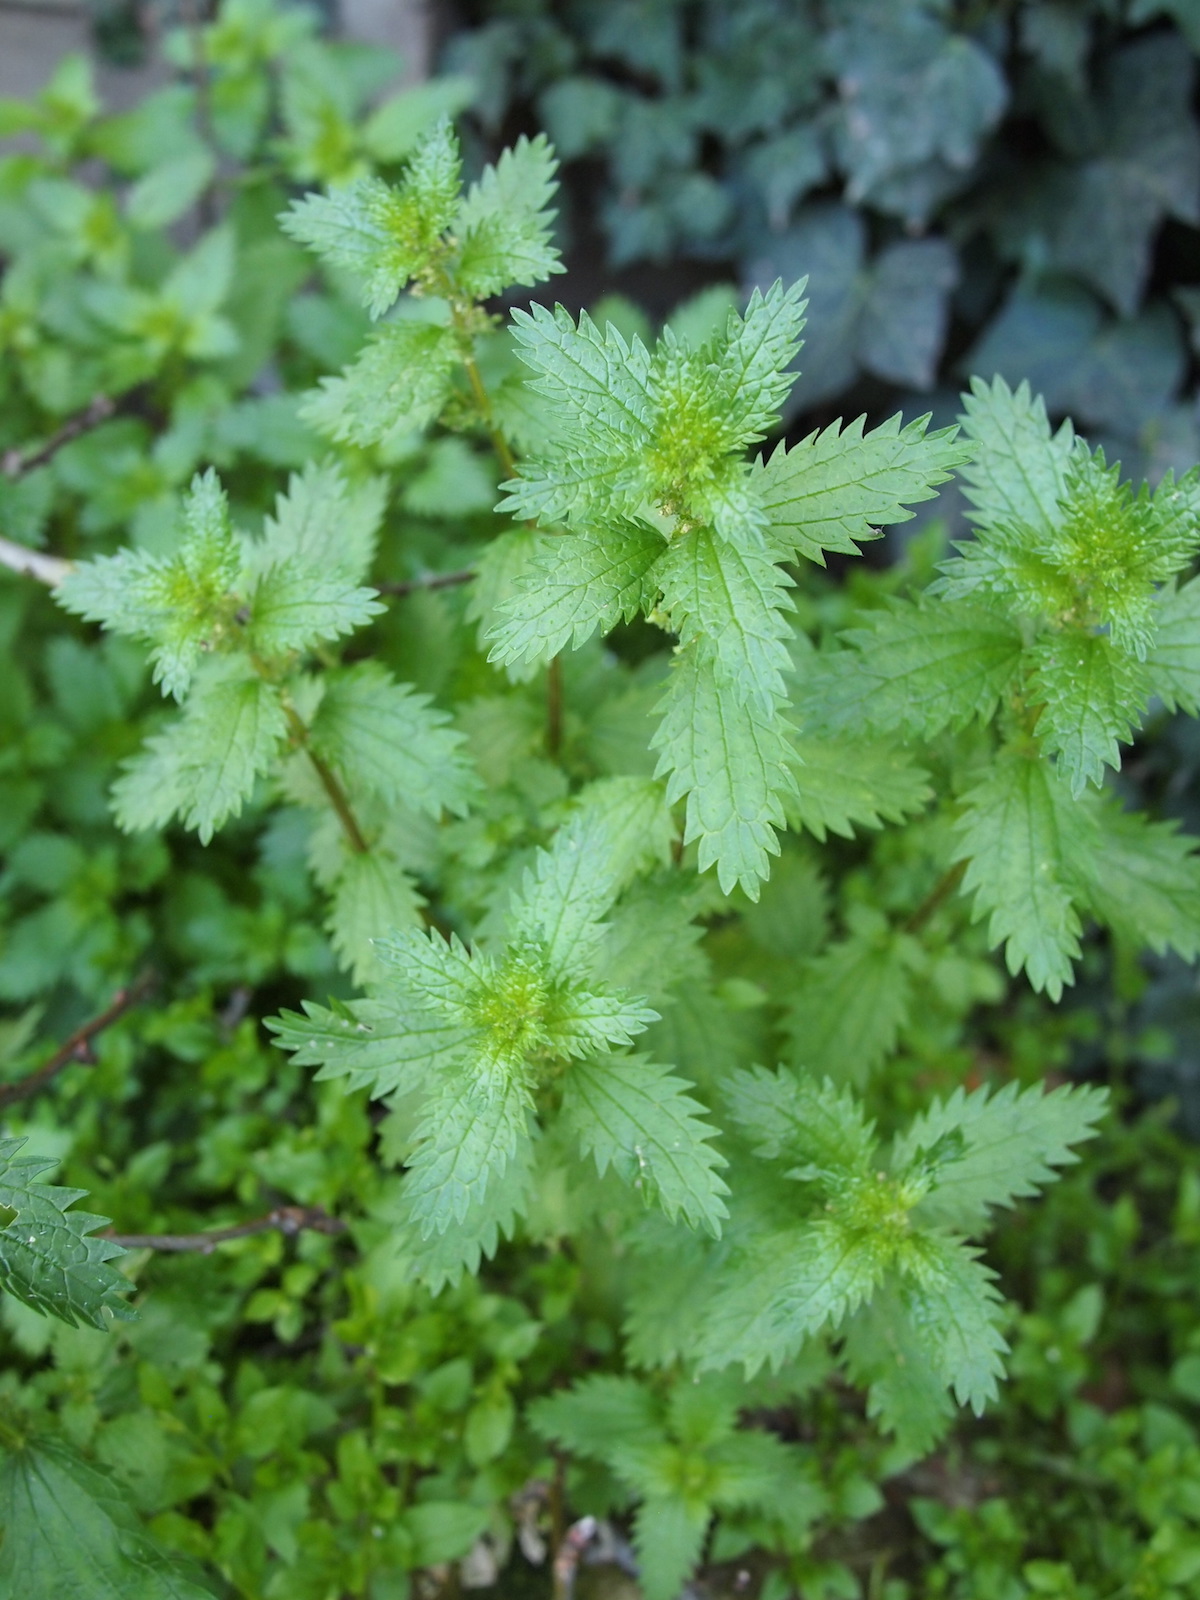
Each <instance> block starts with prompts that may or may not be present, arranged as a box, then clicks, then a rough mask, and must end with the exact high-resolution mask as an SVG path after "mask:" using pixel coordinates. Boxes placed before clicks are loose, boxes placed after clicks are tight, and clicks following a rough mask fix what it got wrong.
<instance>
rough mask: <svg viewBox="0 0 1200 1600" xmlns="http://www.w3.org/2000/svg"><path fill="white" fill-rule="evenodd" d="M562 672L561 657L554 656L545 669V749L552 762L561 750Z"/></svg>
mask: <svg viewBox="0 0 1200 1600" xmlns="http://www.w3.org/2000/svg"><path fill="white" fill-rule="evenodd" d="M562 734H563V671H562V657H561V656H555V657H554V659H553V661H551V663H550V665H549V666H548V667H547V668H546V749H547V751H548V752H549V754H550V756H551V758H552V759H553V760H556V761H557V759H558V755H559V752H560V751H561V749H562Z"/></svg>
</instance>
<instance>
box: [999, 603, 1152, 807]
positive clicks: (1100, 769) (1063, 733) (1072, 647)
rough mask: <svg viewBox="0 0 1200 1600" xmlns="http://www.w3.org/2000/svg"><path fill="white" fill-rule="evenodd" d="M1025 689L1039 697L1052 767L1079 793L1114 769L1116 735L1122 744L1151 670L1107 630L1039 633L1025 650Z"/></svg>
mask: <svg viewBox="0 0 1200 1600" xmlns="http://www.w3.org/2000/svg"><path fill="white" fill-rule="evenodd" d="M1030 659H1031V661H1032V662H1033V663H1034V671H1033V676H1032V678H1031V679H1030V683H1029V688H1028V695H1029V698H1030V700H1031V702H1032V703H1034V704H1037V703H1038V702H1039V701H1040V702H1041V707H1042V710H1041V715H1040V717H1039V718H1038V723H1037V732H1038V738H1039V739H1040V741H1041V743H1042V745H1043V746H1044V748H1045V749H1046V750H1047V751H1050V752H1051V753H1053V754H1056V755H1057V756H1058V770H1059V771H1060V773H1061V774H1062V776H1063V777H1064V778H1065V779H1066V781H1067V783H1068V784H1069V785H1070V788H1071V793H1072V794H1073V795H1076V796H1079V795H1081V794H1082V793H1083V791H1084V789H1085V788H1086V787H1087V785H1088V784H1089V783H1094V784H1100V783H1102V782H1103V780H1104V768H1105V767H1106V766H1109V767H1114V768H1119V767H1120V765H1121V753H1120V751H1119V749H1118V748H1117V745H1118V741H1120V742H1121V743H1123V744H1128V743H1129V741H1130V739H1131V738H1132V737H1133V733H1134V730H1135V728H1137V727H1138V726H1139V724H1140V722H1141V718H1142V714H1143V712H1144V711H1145V709H1146V703H1147V701H1148V699H1149V695H1150V684H1151V682H1152V681H1153V679H1152V675H1151V672H1150V671H1148V670H1147V668H1146V667H1145V666H1144V665H1143V663H1142V662H1140V661H1138V660H1137V658H1136V657H1134V656H1130V655H1127V654H1126V653H1125V652H1124V651H1123V650H1118V649H1117V648H1116V646H1115V645H1114V644H1113V642H1112V640H1111V639H1110V638H1109V637H1108V636H1107V635H1106V634H1083V633H1074V632H1066V631H1063V632H1061V633H1056V634H1049V635H1043V637H1042V638H1041V639H1040V640H1039V641H1038V643H1037V644H1036V645H1035V647H1034V649H1033V650H1032V651H1031V652H1030Z"/></svg>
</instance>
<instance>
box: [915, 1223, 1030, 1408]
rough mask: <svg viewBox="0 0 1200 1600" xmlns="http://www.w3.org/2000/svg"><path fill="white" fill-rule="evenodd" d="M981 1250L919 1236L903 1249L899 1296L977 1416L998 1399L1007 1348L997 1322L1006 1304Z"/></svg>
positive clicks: (936, 1364)
mask: <svg viewBox="0 0 1200 1600" xmlns="http://www.w3.org/2000/svg"><path fill="white" fill-rule="evenodd" d="M976 1254H977V1252H976V1251H974V1250H972V1249H970V1248H969V1247H968V1246H966V1245H963V1244H960V1243H959V1242H958V1241H957V1240H954V1239H946V1238H942V1237H939V1236H938V1235H936V1234H929V1233H923V1234H919V1235H916V1236H915V1237H914V1238H913V1239H912V1240H911V1241H910V1242H909V1244H908V1246H907V1248H906V1249H905V1250H904V1251H902V1252H901V1255H900V1258H899V1259H900V1263H901V1267H902V1276H901V1281H900V1298H901V1301H902V1302H903V1304H904V1307H905V1310H906V1311H907V1312H908V1315H909V1317H910V1318H911V1319H912V1321H913V1323H914V1324H915V1325H916V1327H917V1328H918V1329H919V1331H920V1334H921V1337H922V1340H923V1342H924V1344H925V1349H926V1351H927V1354H928V1357H929V1361H930V1364H931V1365H932V1366H933V1368H934V1370H935V1371H936V1372H937V1374H938V1376H939V1377H940V1378H941V1380H942V1382H943V1383H945V1384H946V1385H948V1387H949V1388H951V1389H952V1390H953V1391H954V1398H955V1399H956V1400H957V1401H958V1403H959V1405H962V1406H967V1405H969V1406H970V1407H971V1409H972V1410H973V1411H974V1412H975V1415H976V1416H980V1415H982V1413H983V1408H984V1406H985V1405H986V1403H987V1402H988V1401H989V1400H994V1399H995V1398H996V1394H997V1389H996V1380H997V1379H998V1378H1002V1377H1003V1376H1004V1363H1003V1362H1002V1361H1001V1359H1000V1358H1001V1356H1002V1355H1003V1354H1004V1352H1005V1351H1006V1350H1007V1349H1008V1345H1007V1344H1006V1343H1005V1340H1004V1337H1003V1335H1002V1334H1001V1333H1000V1331H999V1329H998V1328H997V1326H996V1324H997V1322H998V1320H999V1317H1000V1314H1001V1309H1002V1304H1003V1302H1002V1301H1001V1298H1000V1295H999V1292H998V1291H997V1289H996V1288H995V1285H994V1283H993V1279H994V1278H995V1273H993V1272H991V1271H990V1270H989V1269H988V1268H987V1267H985V1266H983V1265H982V1263H981V1262H979V1261H978V1260H977V1259H976Z"/></svg>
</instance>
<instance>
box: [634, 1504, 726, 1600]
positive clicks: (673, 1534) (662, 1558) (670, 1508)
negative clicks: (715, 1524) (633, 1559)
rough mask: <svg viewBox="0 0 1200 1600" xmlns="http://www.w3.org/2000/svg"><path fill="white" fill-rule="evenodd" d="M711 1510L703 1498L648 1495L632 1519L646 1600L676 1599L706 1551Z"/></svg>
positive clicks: (639, 1573) (639, 1577) (640, 1576)
mask: <svg viewBox="0 0 1200 1600" xmlns="http://www.w3.org/2000/svg"><path fill="white" fill-rule="evenodd" d="M711 1518H712V1513H711V1512H710V1510H709V1508H708V1505H707V1504H706V1503H705V1502H704V1501H703V1500H699V1501H696V1500H688V1499H685V1498H683V1497H682V1496H671V1497H670V1498H668V1497H667V1496H665V1495H648V1496H647V1497H646V1499H644V1500H643V1501H642V1502H641V1504H640V1505H639V1506H638V1508H637V1511H636V1512H635V1513H634V1519H633V1544H634V1549H635V1550H636V1551H637V1558H638V1579H639V1583H640V1587H641V1589H642V1592H643V1594H644V1595H645V1596H646V1600H674V1597H675V1596H676V1595H678V1594H679V1593H680V1591H681V1589H682V1587H683V1585H684V1583H685V1582H686V1581H687V1579H688V1576H689V1575H690V1574H691V1572H692V1571H693V1570H694V1568H695V1566H696V1563H697V1562H698V1561H699V1560H700V1557H701V1555H702V1554H703V1553H704V1539H705V1535H706V1534H707V1532H708V1524H709V1522H710V1521H711Z"/></svg>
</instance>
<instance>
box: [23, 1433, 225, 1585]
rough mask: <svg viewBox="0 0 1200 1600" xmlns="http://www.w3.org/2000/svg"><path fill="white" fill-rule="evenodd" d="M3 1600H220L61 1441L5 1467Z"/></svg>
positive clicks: (34, 1446)
mask: <svg viewBox="0 0 1200 1600" xmlns="http://www.w3.org/2000/svg"><path fill="white" fill-rule="evenodd" d="M0 1527H3V1528H4V1530H5V1536H4V1542H3V1544H2V1545H0V1593H3V1594H5V1595H12V1596H14V1597H15V1596H17V1595H20V1596H22V1597H27V1600H35V1597H40V1596H45V1597H47V1600H49V1597H50V1596H56V1597H57V1596H63V1597H65V1596H67V1595H70V1596H71V1600H212V1592H211V1590H209V1589H207V1588H201V1587H200V1586H199V1585H198V1584H196V1583H193V1582H192V1581H191V1579H190V1578H189V1577H187V1576H186V1575H185V1573H184V1571H183V1569H182V1567H181V1566H180V1565H179V1564H178V1563H177V1562H176V1561H175V1560H174V1559H173V1558H172V1557H170V1556H168V1555H167V1554H166V1553H165V1552H164V1551H162V1550H160V1549H159V1548H158V1547H157V1546H156V1545H155V1544H153V1543H152V1541H151V1540H150V1539H148V1538H147V1537H146V1535H145V1534H144V1532H143V1531H142V1528H141V1526H140V1524H139V1522H138V1519H137V1517H136V1516H135V1515H134V1513H133V1511H132V1510H131V1509H130V1507H129V1506H128V1505H127V1504H126V1503H125V1501H124V1499H123V1498H122V1497H121V1495H120V1494H119V1493H118V1492H117V1490H116V1489H115V1488H114V1486H113V1483H112V1480H111V1479H110V1478H109V1477H107V1476H106V1475H104V1474H102V1473H99V1472H97V1471H96V1470H95V1469H94V1468H93V1467H90V1466H88V1465H87V1464H86V1463H85V1462H83V1461H81V1460H80V1459H79V1457H78V1456H76V1455H75V1454H74V1453H73V1452H72V1451H70V1450H68V1449H67V1447H66V1446H65V1445H62V1444H60V1443H58V1442H57V1441H56V1440H49V1439H47V1440H43V1441H38V1442H36V1443H28V1444H25V1445H23V1446H21V1447H20V1448H18V1449H16V1450H13V1451H10V1452H9V1453H8V1454H7V1455H6V1456H5V1458H4V1459H3V1461H0Z"/></svg>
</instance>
